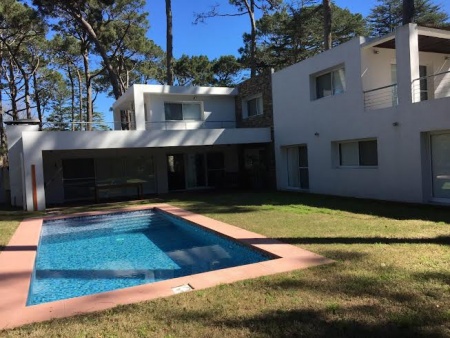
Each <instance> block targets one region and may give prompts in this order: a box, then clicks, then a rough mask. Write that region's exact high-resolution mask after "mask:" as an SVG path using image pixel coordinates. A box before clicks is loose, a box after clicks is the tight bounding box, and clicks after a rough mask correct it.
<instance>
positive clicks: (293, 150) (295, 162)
mask: <svg viewBox="0 0 450 338" xmlns="http://www.w3.org/2000/svg"><path fill="white" fill-rule="evenodd" d="M286 151H287V153H286V154H287V169H288V177H287V178H288V187H290V188H298V189H309V169H308V148H307V146H306V145H302V146H297V147H289V148H287V149H286Z"/></svg>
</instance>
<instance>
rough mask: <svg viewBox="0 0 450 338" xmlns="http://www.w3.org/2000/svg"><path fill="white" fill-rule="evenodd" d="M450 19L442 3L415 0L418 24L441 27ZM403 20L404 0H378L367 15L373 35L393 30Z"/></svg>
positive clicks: (415, 13) (415, 16)
mask: <svg viewBox="0 0 450 338" xmlns="http://www.w3.org/2000/svg"><path fill="white" fill-rule="evenodd" d="M448 19H449V17H448V15H447V13H445V12H444V11H443V10H442V7H441V5H439V4H434V3H433V2H432V1H431V0H415V1H414V22H416V23H417V24H419V25H422V26H433V27H440V26H443V25H445V24H446V23H447V20H448ZM402 20H403V1H402V0H378V4H377V5H376V6H375V7H374V8H372V10H371V13H370V15H369V16H368V17H367V22H368V25H369V28H370V34H371V36H382V35H385V34H388V33H390V32H393V31H394V29H395V28H396V27H398V26H400V25H401V24H402Z"/></svg>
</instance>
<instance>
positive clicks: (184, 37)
mask: <svg viewBox="0 0 450 338" xmlns="http://www.w3.org/2000/svg"><path fill="white" fill-rule="evenodd" d="M333 2H334V3H335V4H336V5H338V6H339V7H342V8H347V9H349V10H350V11H351V12H352V13H360V14H362V15H363V16H364V17H365V16H367V15H368V14H370V10H371V8H373V7H374V6H375V5H376V4H377V3H378V1H377V0H334V1H333ZM217 3H219V4H220V7H219V8H220V9H221V12H222V13H235V9H234V8H233V7H232V6H230V5H228V0H195V1H187V0H172V17H173V19H172V20H173V46H174V57H175V58H179V57H180V56H181V55H183V54H187V55H206V56H208V58H209V59H214V58H218V57H220V56H222V55H230V54H231V55H235V56H239V52H238V49H239V48H240V47H241V46H242V45H243V43H242V35H243V33H244V32H248V31H249V30H250V29H249V21H248V18H247V17H246V16H240V17H216V18H211V19H208V20H207V21H206V22H205V23H199V24H197V25H194V24H193V21H194V13H199V12H204V11H207V10H208V9H209V8H210V7H211V6H212V5H214V4H217ZM433 3H437V4H441V6H442V9H443V10H444V11H446V12H447V13H449V15H450V1H449V0H437V1H433ZM145 10H146V11H147V12H148V13H149V21H150V30H149V32H148V34H147V36H148V37H149V38H150V39H152V40H153V41H154V42H155V43H156V44H157V45H159V46H160V47H161V48H163V50H165V48H166V12H165V0H147V2H146V6H145ZM113 102H114V99H112V98H106V97H103V96H102V97H99V98H98V102H97V103H96V108H97V111H101V112H103V113H104V115H105V122H111V121H112V115H111V113H110V112H109V108H110V107H111V106H112V104H113Z"/></svg>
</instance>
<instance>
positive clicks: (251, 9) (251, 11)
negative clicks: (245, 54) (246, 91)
mask: <svg viewBox="0 0 450 338" xmlns="http://www.w3.org/2000/svg"><path fill="white" fill-rule="evenodd" d="M244 4H245V7H246V8H247V12H248V17H249V19H250V26H251V31H250V77H255V76H256V20H255V0H250V1H249V0H244Z"/></svg>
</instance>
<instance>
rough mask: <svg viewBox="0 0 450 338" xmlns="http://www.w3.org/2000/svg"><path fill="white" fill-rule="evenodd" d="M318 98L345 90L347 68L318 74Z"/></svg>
mask: <svg viewBox="0 0 450 338" xmlns="http://www.w3.org/2000/svg"><path fill="white" fill-rule="evenodd" d="M315 80H316V81H315V83H316V99H320V98H322V97H325V96H331V95H336V94H340V93H343V92H345V69H344V68H339V69H335V70H332V71H330V72H328V73H325V74H321V75H318V76H316V78H315Z"/></svg>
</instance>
